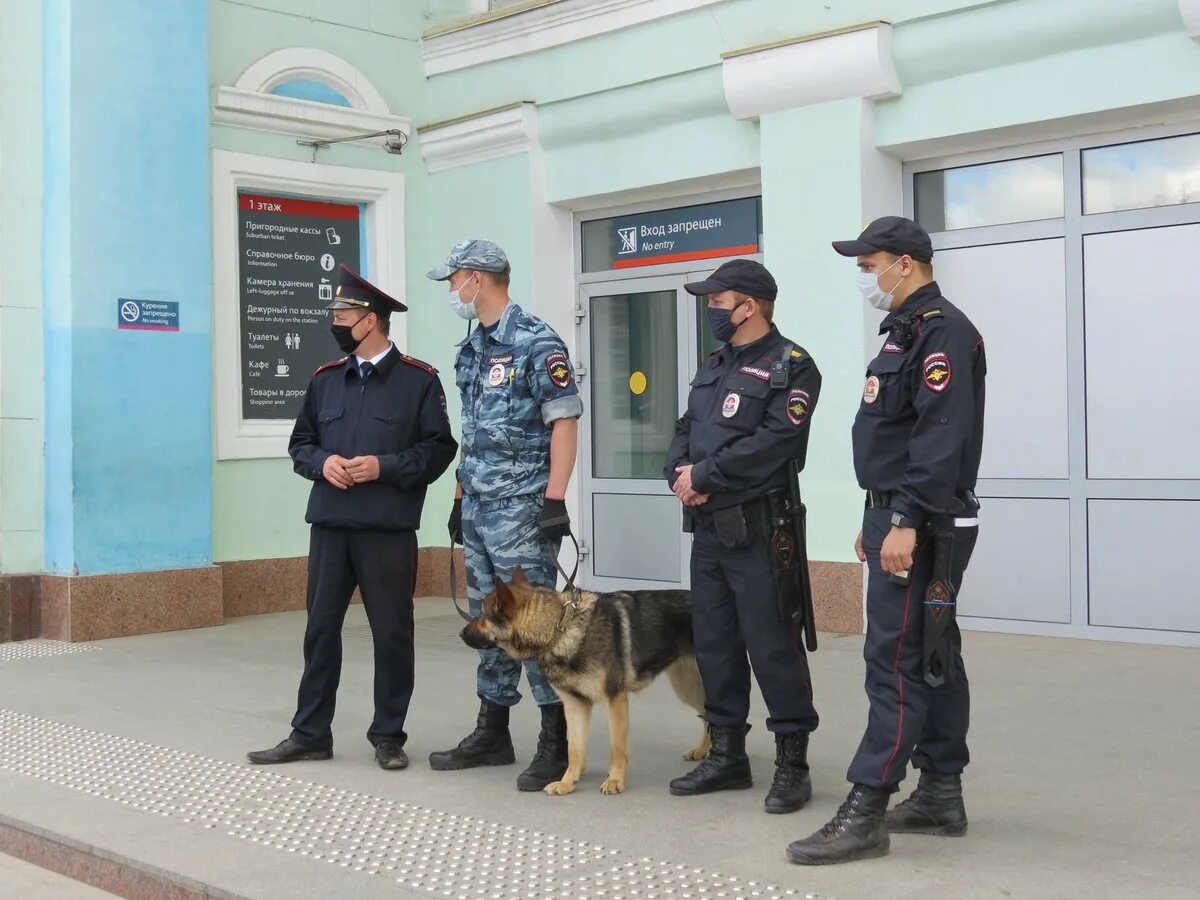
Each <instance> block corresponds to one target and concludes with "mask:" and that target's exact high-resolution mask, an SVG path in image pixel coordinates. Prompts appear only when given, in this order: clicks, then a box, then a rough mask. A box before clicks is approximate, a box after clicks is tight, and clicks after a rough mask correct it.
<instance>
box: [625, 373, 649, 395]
mask: <svg viewBox="0 0 1200 900" xmlns="http://www.w3.org/2000/svg"><path fill="white" fill-rule="evenodd" d="M646 386H647V381H646V373H645V372H634V373H633V374H632V375H630V376H629V390H631V391H632V392H633V393H634V394H637V395H638V396H639V397H640V396H641V395H642V394H644V393H646Z"/></svg>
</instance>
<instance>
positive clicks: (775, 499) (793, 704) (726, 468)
mask: <svg viewBox="0 0 1200 900" xmlns="http://www.w3.org/2000/svg"><path fill="white" fill-rule="evenodd" d="M684 287H685V289H686V290H687V291H688V292H689V293H691V294H694V295H697V296H705V295H707V297H708V320H709V324H710V326H711V328H712V332H713V334H714V335H715V336H716V338H717V339H718V340H720V341H722V342H723V343H724V344H725V346H724V347H722V348H721V349H719V350H717V351H716V352H715V353H713V354H712V355H710V356H709V357H708V359H706V360H705V361H704V363H703V364H702V365H701V366H700V370H699V371H698V372H697V373H696V377H695V380H693V381H692V390H691V394H690V395H689V397H688V405H687V411H686V412H685V413H684V414H683V417H682V418H681V419H680V420H679V422H678V423H677V424H676V433H675V439H674V440H673V441H672V443H671V446H670V449H669V450H668V452H667V462H666V466H665V470H664V471H665V474H666V477H667V481H668V482H669V483H670V485H671V488H672V490H674V492H675V494H676V495H677V496H678V497H679V499H680V500H681V501H682V502H683V504H684V506H685V514H684V518H685V530H688V529H690V530H691V531H692V532H693V534H694V538H693V543H692V561H691V575H692V622H693V629H694V633H695V644H696V660H697V662H698V663H699V665H700V674H701V676H702V678H703V681H704V693H705V719H706V720H707V721H708V723H709V731H710V734H711V737H712V750H711V752H710V754H709V756H708V758H707V759H705V760H703V761H702V762H701V763H700V765H698V766H697V767H696V768H695V769H694V770H693V771H692V772H690V773H689V774H687V775H685V776H683V777H681V778H676V779H675V780H674V781H672V782H671V793H672V794H676V795H693V794H706V793H709V792H711V791H717V790H727V789H737V788H748V787H750V786H751V783H752V781H751V773H750V760H749V758H748V757H747V756H746V732H747V731H748V730H749V727H748V725H747V724H746V719H747V716H748V715H749V712H750V670H751V668H753V669H754V674H755V677H756V678H757V679H758V685H759V688H760V689H761V690H762V694H763V698H764V699H765V700H766V704H767V710H768V713H769V718H768V719H767V728H768V729H769V730H770V731H771V732H773V733H774V735H775V745H776V760H775V778H774V781H773V783H772V785H771V790H770V792H769V793H768V794H767V798H766V810H767V812H772V813H787V812H794V811H796V810H798V809H800V808H801V807H802V806H803V805H804V804H805V803H806V802H807V801H808V799H809V798H810V797H811V796H812V783H811V781H810V779H809V774H808V736H809V734H811V733H812V732H813V731H814V730H815V729H816V727H817V711H816V709H815V708H814V707H813V702H812V682H811V680H810V677H809V671H808V660H807V658H806V657H805V655H804V650H803V647H802V645H801V644H800V643H799V642H798V641H796V640H794V637H795V636H794V634H793V629H792V627H791V626H790V621H791V620H790V615H789V612H788V603H789V602H792V601H794V599H795V598H790V597H787V596H784V595H783V594H781V588H780V584H779V583H778V582H777V573H776V571H774V570H775V569H776V568H777V566H776V565H775V562H774V561H773V559H772V540H773V537H774V536H775V531H776V527H777V523H778V522H779V521H780V519H779V515H780V514H782V510H783V504H784V503H785V499H784V498H785V497H786V496H787V494H788V478H789V463H790V461H791V460H793V459H795V460H797V461H798V463H799V466H800V467H803V465H804V458H805V455H806V453H807V449H808V429H809V422H810V420H811V419H812V415H813V411H814V409H815V408H816V405H817V396H818V394H819V393H820V390H821V373H820V372H819V371H817V366H816V364H815V363H814V362H813V360H812V357H810V356H809V355H808V353H806V352H805V351H804V349H803V348H802V347H799V346H798V345H796V344H793V343H792V342H791V341H789V340H788V339H787V338H785V337H784V336H783V335H781V334H780V333H779V331H778V330H777V329H776V327H775V326H774V325H773V324H772V321H771V320H772V318H773V314H774V308H775V298H776V295H777V293H778V288H777V287H776V284H775V279H774V278H773V277H772V276H771V273H770V272H768V271H767V270H766V269H765V268H764V267H763V266H762V265H761V264H759V263H757V262H753V261H751V260H747V259H736V260H733V261H731V262H728V263H725V264H724V265H722V266H721V267H720V268H718V269H717V270H716V271H714V272H713V273H712V274H711V275H710V276H709V277H708V278H707V279H705V280H704V281H701V282H697V283H694V284H688V285H685V286H684ZM785 593H786V592H785ZM747 653H748V654H749V661H747Z"/></svg>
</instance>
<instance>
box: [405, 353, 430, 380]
mask: <svg viewBox="0 0 1200 900" xmlns="http://www.w3.org/2000/svg"><path fill="white" fill-rule="evenodd" d="M400 359H401V360H402V361H403V362H406V363H408V364H409V365H410V366H414V367H416V368H418V369H420V370H421V371H422V372H426V373H428V374H430V375H436V374H437V373H438V370H437V369H435V368H434V367H433V366H431V365H430V364H429V363H427V362H425V361H424V360H420V359H417V358H416V357H415V356H406V355H405V354H403V353H401V354H400Z"/></svg>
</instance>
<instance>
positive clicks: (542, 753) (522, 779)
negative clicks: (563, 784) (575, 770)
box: [517, 703, 567, 791]
mask: <svg viewBox="0 0 1200 900" xmlns="http://www.w3.org/2000/svg"><path fill="white" fill-rule="evenodd" d="M566 771H567V716H566V713H564V712H563V708H562V704H561V703H555V704H552V705H550V706H543V707H542V731H541V733H540V734H539V735H538V742H537V752H536V753H534V754H533V762H531V763H530V764H529V768H527V769H526V770H525V771H524V772H522V773H521V774H520V775H518V776H517V790H519V791H540V790H543V789H544V788H545V787H546V785H548V784H550V783H551V782H553V781H558V780H559V779H560V778H562V777H563V773H564V772H566Z"/></svg>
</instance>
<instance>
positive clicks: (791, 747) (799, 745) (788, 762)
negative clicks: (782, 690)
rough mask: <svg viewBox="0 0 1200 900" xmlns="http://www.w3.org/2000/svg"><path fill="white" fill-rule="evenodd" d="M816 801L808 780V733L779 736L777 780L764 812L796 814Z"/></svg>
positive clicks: (776, 738) (810, 780) (777, 738)
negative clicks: (812, 799)
mask: <svg viewBox="0 0 1200 900" xmlns="http://www.w3.org/2000/svg"><path fill="white" fill-rule="evenodd" d="M811 798H812V779H810V778H809V777H808V732H807V731H797V732H794V733H792V734H777V735H775V780H774V781H772V782H771V790H769V791H768V792H767V799H766V802H765V803H764V804H763V806H764V808H765V809H766V811H767V812H769V813H793V812H796V811H797V810H799V809H802V808H803V807H804V804H805V803H807V802H808V801H809V800H810V799H811Z"/></svg>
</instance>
